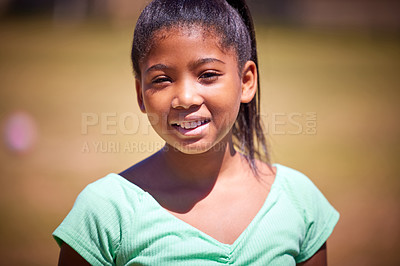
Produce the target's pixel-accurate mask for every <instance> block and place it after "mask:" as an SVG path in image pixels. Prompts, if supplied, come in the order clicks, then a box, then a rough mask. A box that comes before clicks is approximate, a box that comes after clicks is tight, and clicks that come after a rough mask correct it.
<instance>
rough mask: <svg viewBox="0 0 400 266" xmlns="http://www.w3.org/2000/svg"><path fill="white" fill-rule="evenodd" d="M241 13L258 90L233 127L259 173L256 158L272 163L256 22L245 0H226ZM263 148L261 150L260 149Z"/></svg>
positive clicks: (244, 150) (242, 107) (245, 105)
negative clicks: (263, 110) (264, 119)
mask: <svg viewBox="0 0 400 266" xmlns="http://www.w3.org/2000/svg"><path fill="white" fill-rule="evenodd" d="M226 1H227V3H228V4H229V5H230V6H232V7H233V8H234V9H236V11H237V12H238V13H239V15H240V17H241V18H242V20H243V22H244V24H245V25H246V27H247V30H248V32H249V35H250V40H251V59H250V60H252V61H253V62H254V63H255V64H256V66H257V85H258V86H257V92H256V95H255V96H254V98H253V100H252V101H251V102H249V103H242V104H241V106H240V110H239V115H238V118H237V120H236V123H235V125H234V128H233V135H234V136H235V137H236V139H237V141H238V142H239V143H240V144H241V145H239V147H241V150H242V151H243V152H244V153H245V154H246V155H247V156H246V158H247V160H248V162H249V164H250V166H251V168H252V170H253V171H254V172H255V173H257V166H256V163H255V159H256V158H258V159H260V160H262V161H264V162H266V163H267V164H268V165H269V164H270V158H269V153H268V150H267V144H266V139H265V136H264V130H263V126H262V122H261V120H260V75H259V67H258V56H257V42H256V34H255V30H254V22H253V19H252V16H251V13H250V9H249V7H248V6H247V4H246V1H245V0H226ZM260 150H261V151H260Z"/></svg>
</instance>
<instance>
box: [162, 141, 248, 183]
mask: <svg viewBox="0 0 400 266" xmlns="http://www.w3.org/2000/svg"><path fill="white" fill-rule="evenodd" d="M220 147H221V148H218V149H210V150H209V151H207V152H205V153H201V154H185V153H182V152H180V151H178V150H176V149H174V148H173V147H171V146H169V145H168V144H166V146H165V147H164V149H162V150H161V151H160V153H161V154H160V155H161V156H162V158H163V161H164V163H165V168H166V169H167V170H168V172H169V173H170V174H171V176H170V178H171V180H173V181H175V182H176V184H179V185H183V186H187V187H203V186H204V187H207V186H210V185H212V184H215V183H216V182H217V181H218V180H222V179H224V178H225V177H228V176H231V174H232V173H234V172H235V169H234V168H235V167H233V166H235V165H237V166H238V165H239V164H240V162H239V161H241V156H240V154H239V153H237V152H236V151H235V149H234V147H233V143H232V138H231V137H230V138H229V140H228V141H225V142H222V145H221V146H220ZM175 182H174V183H175Z"/></svg>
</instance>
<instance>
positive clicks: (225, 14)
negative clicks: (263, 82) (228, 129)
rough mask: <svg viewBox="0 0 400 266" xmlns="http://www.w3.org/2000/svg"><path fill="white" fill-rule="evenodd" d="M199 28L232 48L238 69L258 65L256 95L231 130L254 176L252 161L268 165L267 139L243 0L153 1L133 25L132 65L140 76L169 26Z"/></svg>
mask: <svg viewBox="0 0 400 266" xmlns="http://www.w3.org/2000/svg"><path fill="white" fill-rule="evenodd" d="M185 26H186V27H190V26H201V28H203V29H204V30H205V32H206V30H207V32H213V33H217V36H218V37H219V38H220V46H221V48H223V49H233V50H234V51H235V52H236V55H237V61H238V67H239V69H240V72H239V73H241V70H242V68H243V66H244V64H245V63H246V62H247V61H248V60H252V61H254V63H255V64H256V66H257V84H258V88H257V92H256V95H255V97H254V98H253V99H252V101H250V102H249V103H241V105H240V109H239V114H238V117H237V118H236V122H235V124H234V126H233V128H232V131H233V137H234V144H235V146H236V147H238V148H239V149H240V151H241V152H242V153H243V154H244V155H245V157H246V159H247V161H248V162H249V164H250V166H251V168H252V170H253V171H254V172H255V173H257V167H256V162H255V159H256V158H258V159H261V160H262V161H264V162H266V163H267V164H269V155H268V152H267V145H266V140H265V137H264V131H263V127H262V124H261V120H260V82H259V75H258V58H257V47H256V37H255V31H254V24H253V20H252V17H251V14H250V11H249V8H248V6H247V4H246V2H245V0H153V1H152V2H151V3H150V4H149V5H147V6H146V7H145V9H144V10H143V11H142V13H141V15H140V16H139V19H138V21H137V23H136V28H135V32H134V37H133V45H132V54H131V59H132V64H133V70H134V72H135V75H136V76H137V77H140V75H141V72H140V66H139V64H140V63H141V61H142V60H143V59H144V58H145V57H146V55H147V54H148V52H149V51H150V49H151V46H152V42H153V41H154V40H153V39H154V38H153V37H154V35H155V34H156V33H158V32H160V30H163V29H169V28H171V27H185Z"/></svg>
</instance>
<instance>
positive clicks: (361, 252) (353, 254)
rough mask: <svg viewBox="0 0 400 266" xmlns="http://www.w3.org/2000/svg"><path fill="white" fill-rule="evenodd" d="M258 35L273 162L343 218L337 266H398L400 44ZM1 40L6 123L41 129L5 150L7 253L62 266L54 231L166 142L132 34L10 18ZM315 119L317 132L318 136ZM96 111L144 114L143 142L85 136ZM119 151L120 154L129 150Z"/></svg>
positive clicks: (334, 33)
mask: <svg viewBox="0 0 400 266" xmlns="http://www.w3.org/2000/svg"><path fill="white" fill-rule="evenodd" d="M257 34H258V47H259V54H260V66H261V81H262V115H263V119H264V122H265V123H266V125H267V126H268V131H269V133H270V134H269V137H268V138H269V142H270V146H271V153H272V157H273V161H275V162H279V163H282V164H286V165H288V166H291V167H293V168H296V169H299V170H301V171H303V172H305V173H306V174H307V175H309V176H310V178H311V179H312V180H313V181H314V182H315V183H316V184H317V186H318V187H319V188H320V189H321V190H322V191H323V192H324V194H325V195H326V196H327V198H328V199H329V200H330V202H331V203H332V204H333V205H334V206H335V207H336V208H337V209H338V210H339V212H340V213H341V220H340V222H339V224H338V226H337V228H336V229H335V232H334V234H333V235H332V237H331V238H330V240H329V261H330V263H331V265H382V264H383V265H398V264H399V263H400V261H399V259H398V257H397V256H396V251H397V250H398V248H399V247H400V229H399V227H398V224H399V222H400V221H399V220H400V212H399V208H398V203H399V199H400V191H399V188H400V186H399V185H400V184H399V178H398V177H399V173H400V171H399V170H400V169H399V168H400V167H399V165H398V159H399V158H398V154H399V147H400V145H399V144H400V143H399V138H398V136H399V135H400V134H399V133H400V126H399V123H398V119H397V115H398V114H399V105H398V96H399V89H400V79H399V77H398V73H399V70H400V45H399V44H400V39H399V38H398V37H396V36H394V35H391V34H387V33H386V34H371V33H363V32H355V31H343V30H341V31H339V30H318V29H304V28H294V27H292V28H290V27H265V26H262V25H259V26H258V27H257ZM0 35H1V36H2V37H1V38H2V41H1V42H0V80H1V90H0V119H1V120H0V122H1V123H4V121H5V120H6V118H7V117H8V116H9V115H10V114H11V113H12V112H14V111H15V110H21V109H22V110H25V111H26V112H28V113H29V114H30V115H31V116H32V117H33V118H34V119H35V121H36V123H37V126H38V130H39V138H38V140H37V143H36V145H35V146H34V148H33V149H32V150H31V152H29V153H27V154H24V155H17V154H14V153H12V152H10V151H9V150H8V149H7V147H6V146H5V144H4V143H3V144H2V146H0V147H1V149H0V158H1V162H2V167H1V169H0V173H1V178H0V191H1V193H0V211H1V212H0V213H1V219H0V236H1V238H0V250H1V251H0V254H1V256H2V258H3V259H2V261H4V262H7V264H12V265H54V264H55V263H56V261H57V257H58V247H57V246H56V243H55V241H54V240H52V238H51V232H52V231H53V230H54V229H55V228H56V227H57V225H58V224H59V223H60V222H61V221H62V219H63V218H64V217H65V215H66V214H67V213H68V211H69V210H70V208H71V207H72V204H73V202H74V200H75V198H76V196H77V194H78V193H79V191H81V190H82V189H83V187H84V186H85V185H86V184H88V183H89V182H92V181H94V180H96V179H98V178H100V177H102V176H104V175H105V174H107V173H108V172H119V171H120V170H123V169H125V168H127V167H129V166H130V165H132V164H133V163H135V162H137V161H139V160H141V159H143V158H145V157H146V156H148V155H149V154H151V153H152V152H153V151H154V150H156V149H157V147H159V146H160V145H161V144H162V142H161V140H160V138H159V137H158V136H156V135H155V133H154V132H152V131H151V130H149V126H148V124H147V122H146V118H145V117H144V116H143V115H141V114H140V112H139V110H138V108H137V106H136V98H135V97H136V96H135V90H134V82H133V76H132V73H131V72H132V71H131V65H130V61H129V53H130V44H131V36H132V29H131V28H124V27H119V28H118V27H112V26H110V25H106V24H99V23H88V24H85V25H80V26H75V27H60V26H55V25H53V24H52V23H51V22H49V21H47V20H40V19H39V20H23V21H21V20H19V21H3V23H2V24H1V25H0ZM310 112H311V113H314V114H315V115H316V120H315V122H316V127H315V129H316V132H313V133H307V132H306V131H305V130H306V129H307V128H308V127H307V121H308V120H307V113H310ZM85 113H86V114H87V113H90V114H94V115H98V116H99V118H100V119H101V115H102V114H104V113H111V120H117V119H118V117H120V116H121V114H125V113H132V114H131V117H133V118H132V119H138V121H139V127H138V132H137V133H135V134H124V133H123V129H124V128H122V129H121V126H120V124H117V126H111V128H113V129H116V131H117V134H111V135H104V134H101V123H99V124H97V125H96V126H93V127H90V128H89V130H88V134H82V126H81V117H82V114H85ZM294 113H297V114H298V115H296V116H294V117H292V118H293V119H294V120H295V122H297V125H301V126H302V128H303V130H302V131H301V132H300V133H298V134H292V133H290V132H293V131H294V130H296V129H298V127H297V126H294V124H293V123H292V121H290V120H289V119H290V118H289V117H290V116H291V115H293V114H294ZM274 114H275V115H276V114H278V116H275V120H274V116H273V115H274ZM114 115H115V116H114ZM279 122H281V123H286V124H284V125H279ZM129 123H130V124H129ZM129 123H128V126H129V127H130V126H132V127H133V126H134V122H133V120H132V122H129ZM136 123H137V122H136ZM274 126H275V127H276V128H275V129H276V130H275V131H274V130H273V129H274V128H273V127H274ZM279 132H283V133H279ZM303 133H304V134H303ZM109 143H119V144H120V145H121V147H120V150H119V152H115V151H114V150H113V149H112V148H110V146H109V145H108V148H107V144H109ZM85 144H88V147H89V152H83V151H82V148H83V147H84V145H85ZM96 144H102V145H103V152H102V151H100V150H99V148H98V150H97V151H96V149H95V145H96ZM125 145H133V146H132V148H133V150H129V149H125V150H123V147H124V146H125ZM134 145H136V146H134Z"/></svg>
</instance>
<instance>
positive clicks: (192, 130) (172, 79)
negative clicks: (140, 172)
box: [136, 28, 257, 154]
mask: <svg viewBox="0 0 400 266" xmlns="http://www.w3.org/2000/svg"><path fill="white" fill-rule="evenodd" d="M154 38H155V41H154V42H153V43H154V44H153V46H152V48H151V50H150V52H149V54H148V55H147V57H146V58H145V59H144V60H143V62H141V64H140V70H141V77H140V79H137V80H136V90H137V95H138V103H139V106H140V108H141V110H142V111H143V112H146V113H147V114H148V117H149V120H150V122H151V124H152V126H153V128H154V130H155V131H156V132H157V133H158V135H159V136H160V137H162V138H163V139H164V140H165V141H166V142H167V144H168V145H170V146H172V147H174V148H176V149H178V150H179V151H181V152H183V153H187V154H198V153H203V152H206V151H208V150H210V149H211V148H213V147H215V148H218V147H224V146H225V145H217V144H224V143H226V142H227V141H230V140H231V128H232V126H233V124H234V123H235V120H236V117H237V115H238V111H239V106H240V103H241V102H249V101H250V100H251V99H252V98H253V96H254V93H255V90H256V88H257V85H256V82H255V81H256V68H255V65H254V63H253V62H251V61H249V62H247V63H246V65H245V66H244V71H243V74H242V75H241V76H240V75H239V73H238V65H237V59H236V54H235V52H233V51H231V50H229V51H222V50H221V49H220V47H219V46H218V37H217V36H215V35H213V34H206V35H205V34H203V33H202V31H201V30H196V29H193V28H190V29H186V30H185V29H172V30H171V29H170V30H168V31H163V32H160V33H158V34H157V35H156V36H155V37H154ZM216 145H217V146H216Z"/></svg>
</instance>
